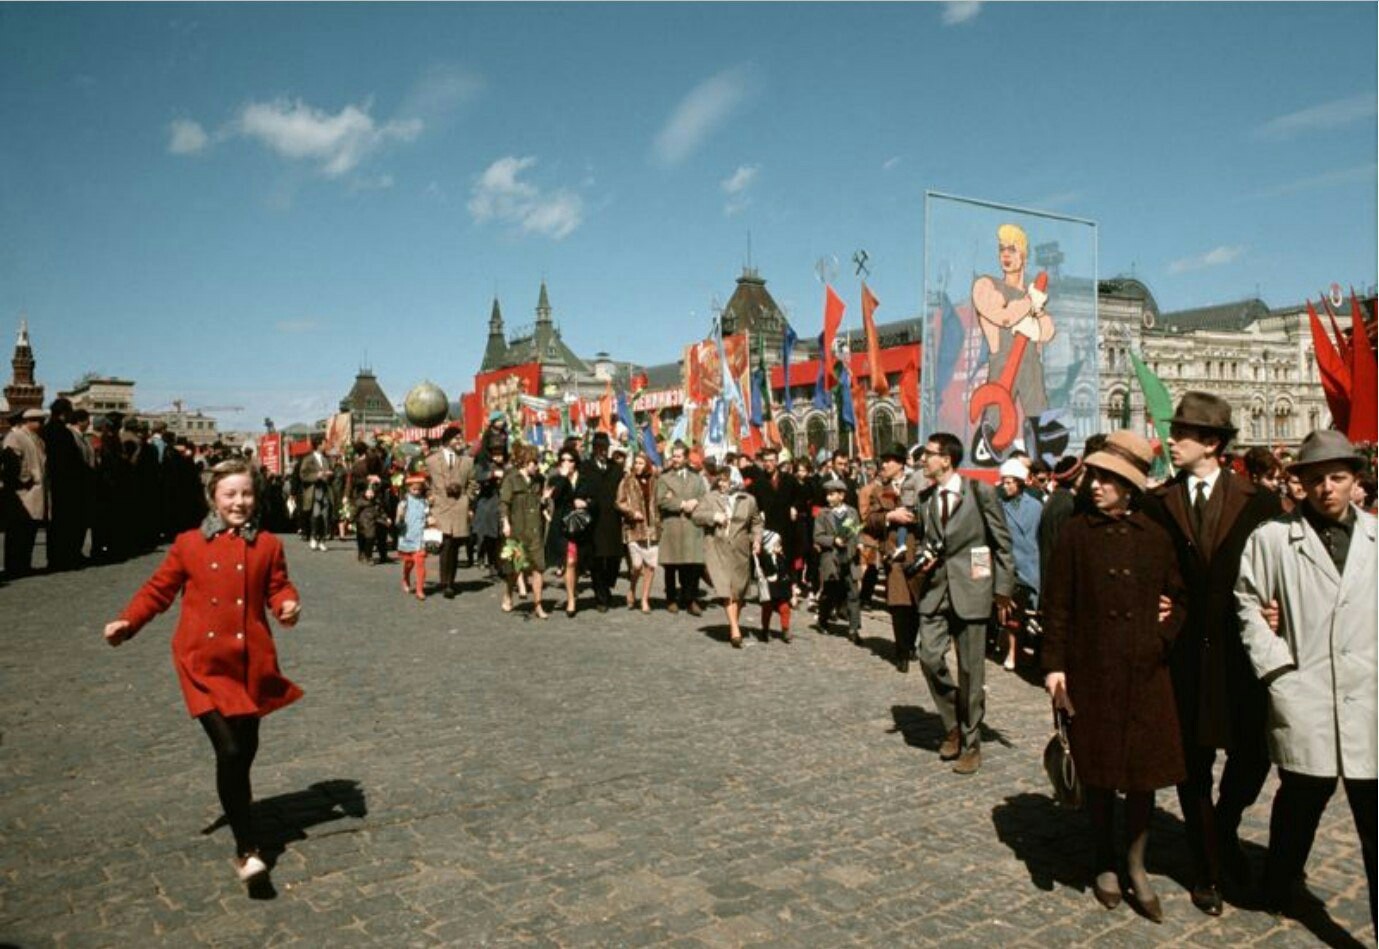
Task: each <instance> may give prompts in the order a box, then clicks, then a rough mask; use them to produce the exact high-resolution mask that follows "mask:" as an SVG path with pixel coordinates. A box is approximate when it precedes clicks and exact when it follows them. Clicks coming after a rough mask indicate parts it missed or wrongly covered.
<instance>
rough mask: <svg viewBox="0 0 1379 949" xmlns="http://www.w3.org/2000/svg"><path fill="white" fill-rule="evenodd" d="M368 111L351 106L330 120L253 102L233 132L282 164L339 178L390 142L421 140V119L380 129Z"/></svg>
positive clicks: (302, 109) (295, 107)
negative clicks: (305, 165)
mask: <svg viewBox="0 0 1379 949" xmlns="http://www.w3.org/2000/svg"><path fill="white" fill-rule="evenodd" d="M369 108H370V105H369V103H368V102H364V103H361V104H360V105H347V106H345V107H344V108H343V109H341V110H340V111H339V112H338V113H336V114H334V115H331V114H330V113H329V112H326V111H324V110H322V109H316V108H313V107H311V106H309V105H307V104H306V103H305V102H303V101H302V100H300V99H297V100H295V101H289V100H287V99H275V100H274V101H272V102H251V103H249V104H248V105H246V106H245V107H244V108H243V109H241V110H240V113H239V116H238V118H237V119H236V120H235V123H234V128H235V131H237V132H238V133H239V134H240V135H243V136H244V137H246V138H250V139H254V140H256V141H258V142H259V143H260V144H262V145H264V146H265V147H266V148H268V149H269V150H270V151H273V152H276V153H277V154H279V155H281V156H282V157H284V158H290V159H294V160H300V161H310V162H313V163H315V164H316V165H317V168H318V170H319V171H320V172H321V173H322V174H323V175H325V176H326V177H327V178H339V177H341V176H342V175H345V174H348V173H349V172H351V171H353V170H354V169H355V168H356V167H358V165H359V164H360V162H362V161H364V159H365V158H367V157H368V156H369V155H370V154H372V153H373V152H375V151H377V150H378V149H380V148H382V147H383V146H385V145H386V144H388V143H389V142H393V141H398V142H410V141H413V140H414V139H416V137H417V136H418V135H420V134H421V130H422V124H423V123H422V121H421V120H420V119H415V118H410V119H395V120H393V121H390V122H386V123H384V124H382V125H379V124H378V123H376V122H375V121H374V119H373V117H372V116H371V115H369Z"/></svg>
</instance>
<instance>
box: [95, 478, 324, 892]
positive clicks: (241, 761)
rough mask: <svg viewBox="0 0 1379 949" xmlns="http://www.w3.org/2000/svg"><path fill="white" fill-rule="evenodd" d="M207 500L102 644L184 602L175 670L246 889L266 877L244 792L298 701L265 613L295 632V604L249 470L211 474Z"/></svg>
mask: <svg viewBox="0 0 1379 949" xmlns="http://www.w3.org/2000/svg"><path fill="white" fill-rule="evenodd" d="M206 494H207V498H208V500H209V501H210V505H211V511H210V513H209V514H207V515H206V519H205V520H204V521H202V523H201V526H200V527H199V528H196V529H193V530H189V531H185V532H183V533H182V534H179V535H178V537H177V539H176V540H175V541H174V542H173V544H172V547H171V548H170V549H169V550H168V555H167V558H166V559H165V560H164V561H163V563H162V565H161V566H160V567H159V568H158V570H157V571H156V572H155V573H154V574H153V576H152V577H150V578H149V580H148V582H147V583H145V584H144V585H143V587H142V588H140V590H139V592H138V593H136V594H135V595H134V598H133V599H132V600H130V602H129V605H128V606H126V607H125V608H124V611H123V612H122V613H120V616H119V618H118V619H116V620H114V621H112V622H110V623H107V624H106V626H105V632H104V635H105V641H106V642H108V643H110V645H112V646H118V645H120V644H121V643H122V642H124V641H125V640H127V639H131V638H132V637H133V636H134V634H135V633H137V632H139V630H140V629H142V628H143V627H144V626H145V625H146V624H147V623H148V622H149V621H150V620H152V619H153V618H154V617H155V616H157V615H158V614H159V613H162V612H163V611H164V610H166V609H167V608H168V607H170V606H172V604H173V603H175V602H176V601H177V596H178V594H179V593H180V594H181V595H182V615H181V616H180V617H179V618H178V621H177V631H176V632H175V633H173V637H172V656H173V665H174V667H175V668H176V669H177V675H178V678H179V679H180V680H181V685H182V697H183V699H184V700H185V701H186V703H187V711H188V712H189V713H191V715H192V717H194V718H195V719H196V720H197V721H199V722H200V723H201V727H202V728H204V729H205V731H206V735H207V737H209V738H210V740H211V746H212V747H213V748H214V749H215V759H216V767H215V783H216V790H217V791H218V792H219V795H220V803H221V806H222V807H223V808H224V810H225V819H226V821H227V822H228V823H229V825H230V831H231V833H233V834H234V837H235V872H236V874H237V875H238V876H239V879H240V880H242V881H244V882H245V883H249V884H251V885H252V884H254V883H255V882H256V881H258V880H259V879H260V878H263V877H265V876H266V874H267V873H268V865H267V863H265V862H264V859H263V857H262V856H260V855H259V850H258V848H259V845H260V843H261V841H260V840H259V839H258V838H257V837H256V836H255V834H254V827H253V821H252V815H251V804H252V801H253V795H252V792H251V789H250V782H249V768H250V766H251V765H252V764H253V761H254V755H255V753H256V752H257V751H258V746H259V722H260V720H262V718H263V717H264V716H265V715H267V714H269V713H270V712H274V711H276V710H278V709H280V708H282V707H283V706H284V705H288V704H289V703H291V702H295V701H296V700H297V699H299V698H301V697H302V690H301V689H299V688H297V686H295V685H293V684H292V683H291V682H290V681H288V679H287V678H286V677H285V676H284V675H283V674H282V673H281V672H280V671H279V670H278V654H277V650H276V649H275V648H274V645H273V635H272V633H271V632H270V631H269V628H268V613H269V612H272V613H273V615H274V616H276V617H277V620H278V623H279V624H281V625H282V626H294V625H296V623H297V619H298V617H299V616H300V615H301V598H300V597H299V596H298V594H297V590H296V588H295V587H293V585H292V581H291V580H289V579H288V577H287V562H286V560H285V559H284V557H283V548H282V544H281V542H279V540H278V538H276V537H274V536H273V535H272V534H269V533H267V532H261V531H259V529H258V524H257V520H256V518H255V512H256V507H257V504H258V500H259V499H258V498H257V497H256V496H255V493H254V477H253V471H252V469H251V468H250V467H249V463H248V462H246V461H245V460H244V459H242V458H231V459H229V460H227V461H222V462H220V463H219V464H217V465H216V466H215V467H214V468H212V469H211V471H210V476H209V482H208V484H207V486H206Z"/></svg>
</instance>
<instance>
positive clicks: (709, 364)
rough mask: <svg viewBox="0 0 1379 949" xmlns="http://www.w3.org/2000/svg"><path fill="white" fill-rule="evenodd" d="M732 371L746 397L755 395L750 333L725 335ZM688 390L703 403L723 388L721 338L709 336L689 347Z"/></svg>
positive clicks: (730, 369) (691, 398)
mask: <svg viewBox="0 0 1379 949" xmlns="http://www.w3.org/2000/svg"><path fill="white" fill-rule="evenodd" d="M723 352H724V353H725V354H726V355H727V357H728V370H729V374H730V375H731V376H732V377H733V379H734V380H736V382H737V388H738V391H740V392H741V393H742V398H743V400H744V401H746V400H747V399H750V398H751V392H752V380H751V365H750V363H751V349H749V348H748V346H747V334H746V333H738V334H736V335H734V336H725V337H723ZM683 374H684V381H685V393H686V394H687V395H688V396H689V398H690V400H691V401H693V402H696V403H698V404H699V405H708V404H709V403H710V402H712V401H713V400H714V398H716V397H717V396H718V395H719V394H721V393H722V391H723V367H722V366H721V365H719V361H718V341H717V340H713V339H706V340H703V341H701V342H698V343H693V344H691V345H689V346H686V347H685V366H684V371H683Z"/></svg>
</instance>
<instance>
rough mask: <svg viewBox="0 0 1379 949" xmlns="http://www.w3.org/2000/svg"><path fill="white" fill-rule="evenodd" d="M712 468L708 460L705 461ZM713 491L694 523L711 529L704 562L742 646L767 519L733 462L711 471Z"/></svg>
mask: <svg viewBox="0 0 1379 949" xmlns="http://www.w3.org/2000/svg"><path fill="white" fill-rule="evenodd" d="M705 468H706V470H707V469H708V465H707V463H706V464H705ZM710 480H711V483H712V484H713V490H712V491H710V492H709V494H708V495H707V496H706V497H705V498H704V500H703V501H702V502H701V503H700V504H699V506H698V507H696V508H695V509H694V523H696V524H698V525H699V526H700V527H703V528H707V529H709V531H710V533H709V535H708V538H707V542H706V543H705V545H704V562H705V564H706V565H707V566H708V569H709V576H710V577H711V579H712V580H713V587H714V591H715V592H716V593H717V594H718V595H719V596H721V597H723V598H724V600H726V601H727V602H726V604H725V605H726V608H727V611H728V626H729V627H730V637H731V639H730V641H731V642H732V644H733V648H734V649H741V648H742V628H741V627H740V626H739V625H738V617H739V616H740V615H741V613H742V601H743V600H745V599H746V598H747V590H748V588H749V587H751V585H752V555H753V554H757V553H760V552H761V532H762V530H763V528H764V527H765V520H764V519H763V518H762V516H761V511H760V510H758V509H757V502H756V499H755V498H753V497H752V496H751V495H750V494H748V493H747V492H746V491H744V490H743V489H742V475H740V474H738V471H737V469H736V468H734V467H732V466H730V465H717V466H715V467H714V468H713V469H712V472H711V473H710Z"/></svg>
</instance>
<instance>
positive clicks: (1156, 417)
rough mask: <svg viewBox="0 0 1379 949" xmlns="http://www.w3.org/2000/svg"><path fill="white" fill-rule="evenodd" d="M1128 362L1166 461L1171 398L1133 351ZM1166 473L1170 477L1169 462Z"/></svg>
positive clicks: (1171, 471)
mask: <svg viewBox="0 0 1379 949" xmlns="http://www.w3.org/2000/svg"><path fill="white" fill-rule="evenodd" d="M1130 362H1131V363H1133V364H1134V366H1135V378H1136V379H1138V380H1139V381H1140V388H1141V389H1142V390H1144V410H1145V411H1146V412H1148V413H1149V418H1150V421H1152V422H1153V423H1154V431H1156V432H1158V434H1159V443H1160V445H1161V446H1162V450H1163V456H1164V458H1165V460H1167V458H1168V420H1169V419H1171V418H1172V417H1173V396H1171V395H1169V394H1168V387H1167V386H1165V385H1164V384H1163V380H1162V379H1160V378H1159V377H1158V376H1156V375H1154V373H1153V371H1152V370H1150V368H1149V367H1148V366H1146V365H1145V364H1144V362H1143V361H1142V360H1141V359H1140V357H1139V356H1136V355H1135V353H1134V351H1133V350H1131V352H1130ZM1168 471H1169V474H1170V475H1172V473H1173V463H1172V462H1171V461H1170V462H1168Z"/></svg>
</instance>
